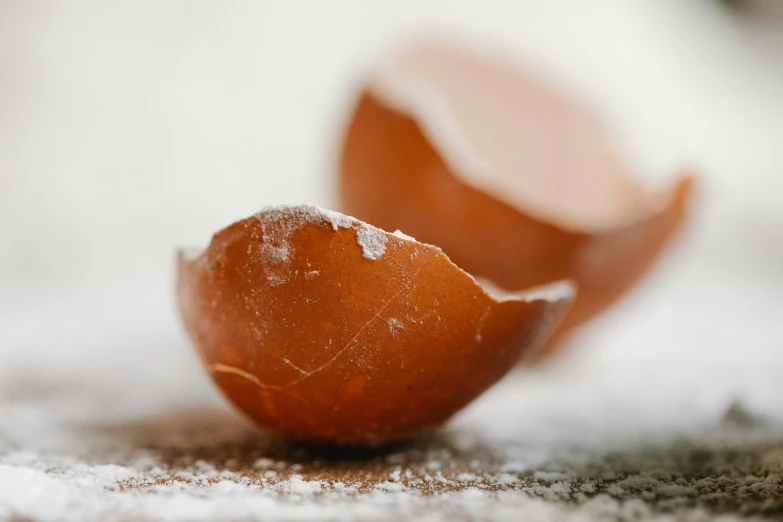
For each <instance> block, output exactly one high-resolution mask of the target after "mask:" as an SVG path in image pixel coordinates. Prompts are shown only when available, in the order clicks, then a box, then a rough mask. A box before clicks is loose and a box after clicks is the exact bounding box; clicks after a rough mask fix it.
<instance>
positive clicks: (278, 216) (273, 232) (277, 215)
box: [255, 205, 357, 286]
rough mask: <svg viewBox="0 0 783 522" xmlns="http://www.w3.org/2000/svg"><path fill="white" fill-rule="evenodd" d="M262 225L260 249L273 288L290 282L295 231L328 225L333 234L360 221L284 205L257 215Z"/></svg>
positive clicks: (318, 210) (314, 208)
mask: <svg viewBox="0 0 783 522" xmlns="http://www.w3.org/2000/svg"><path fill="white" fill-rule="evenodd" d="M255 217H256V219H257V220H258V222H259V223H260V225H261V239H262V240H263V243H262V244H261V246H260V247H259V251H260V252H261V263H263V266H264V272H265V273H266V276H267V280H268V281H269V283H270V284H271V285H272V286H279V285H282V284H285V283H286V282H288V280H289V279H290V277H291V273H290V264H291V256H292V255H293V254H294V251H293V250H294V249H293V247H292V246H291V245H290V243H289V240H290V238H291V234H293V233H294V231H296V230H299V229H300V228H302V227H303V226H305V225H307V224H310V223H325V224H327V225H329V226H331V227H332V230H338V229H339V228H350V227H352V226H353V225H354V224H355V223H357V221H356V220H355V219H353V218H351V217H349V216H346V215H344V214H340V213H339V212H334V211H333V210H327V209H323V208H320V207H316V206H312V205H280V206H277V207H268V208H265V209H264V210H262V211H261V212H259V213H258V214H256V215H255Z"/></svg>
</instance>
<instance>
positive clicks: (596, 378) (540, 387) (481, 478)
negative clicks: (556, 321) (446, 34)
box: [0, 267, 783, 522]
mask: <svg viewBox="0 0 783 522" xmlns="http://www.w3.org/2000/svg"><path fill="white" fill-rule="evenodd" d="M699 270H701V267H699ZM729 287H731V285H730V281H729ZM675 288H678V289H682V288H683V287H682V286H678V285H675ZM711 288H712V282H709V284H707V282H705V287H704V288H701V287H700V288H698V289H697V290H698V291H694V289H693V288H691V292H692V294H688V293H687V292H686V293H685V294H683V295H675V297H679V298H680V301H683V302H687V301H689V296H690V297H691V298H692V297H693V295H701V293H703V292H705V291H709V290H710V289H711ZM720 290H721V293H722V292H724V291H725V290H724V289H723V288H721V289H720ZM46 291H47V293H46V294H43V295H44V297H41V296H40V295H31V296H29V297H24V298H14V299H9V298H6V299H5V300H2V299H0V318H3V328H0V360H2V361H3V364H2V365H0V520H4V519H8V518H12V519H19V520H32V521H35V522H48V521H58V522H59V521H63V522H71V521H74V522H75V521H79V522H91V521H99V520H134V521H140V522H144V521H148V520H158V521H164V522H179V521H186V520H187V521H196V522H201V521H205V522H206V521H223V520H225V521H235V520H253V519H259V518H263V519H264V520H271V521H276V520H314V521H315V520H401V519H403V520H435V521H440V520H443V521H449V522H451V521H454V520H471V519H477V520H487V519H493V520H519V519H523V520H526V521H527V520H532V521H537V520H541V521H549V520H552V521H564V522H575V521H580V522H583V521H584V522H601V521H606V520H608V521H624V522H625V521H639V520H653V521H661V522H664V521H667V522H670V521H671V520H677V521H685V522H703V521H706V520H713V519H722V520H725V521H735V520H737V521H738V520H749V519H752V516H753V515H754V514H758V515H760V516H769V517H776V516H779V513H780V512H781V510H782V509H783V495H781V493H782V491H781V484H783V431H781V429H780V426H781V424H782V423H783V406H781V405H780V401H779V400H778V398H777V397H776V396H775V395H774V394H770V391H771V390H775V389H777V386H778V385H779V378H780V364H778V363H775V361H776V360H777V359H775V357H773V356H772V355H770V357H768V358H767V359H763V360H759V361H757V364H756V363H754V361H756V360H757V359H761V356H760V355H759V354H760V353H762V352H756V355H755V356H754V357H748V358H746V360H745V364H746V365H747V366H743V368H747V367H751V365H754V364H756V365H755V366H752V367H753V368H755V369H754V371H753V372H748V373H747V374H744V373H738V370H737V368H736V364H734V365H733V366H729V364H730V363H736V359H734V358H729V357H728V356H727V357H726V359H725V361H726V365H727V366H726V367H723V368H729V369H730V370H731V371H730V372H728V373H725V372H724V373H721V371H719V369H720V368H721V367H720V366H716V365H714V362H715V361H716V360H717V359H718V358H720V357H721V353H722V352H716V351H715V350H714V346H715V345H716V343H719V342H720V338H719V337H713V338H711V339H709V342H707V341H706V340H705V346H704V349H703V353H704V354H705V355H709V357H704V356H703V355H700V356H699V358H696V359H694V358H691V359H687V357H688V353H690V352H688V350H684V349H682V348H683V347H682V346H676V348H677V351H676V352H674V351H671V352H667V356H666V357H661V356H660V350H661V349H666V348H667V342H666V337H665V335H666V330H662V329H661V328H660V320H659V319H656V314H660V313H661V312H665V313H667V314H671V317H670V319H671V321H672V323H673V324H677V325H679V327H680V328H681V330H677V331H676V335H677V336H680V335H684V334H683V332H686V333H687V334H688V337H687V338H688V339H692V338H697V336H695V333H694V332H695V331H698V332H700V333H701V332H702V330H701V329H699V330H693V329H691V330H688V328H689V324H690V323H691V322H692V321H691V322H688V323H687V324H684V323H682V321H681V319H682V316H683V314H686V315H687V314H688V313H690V312H689V310H690V309H688V310H684V311H683V310H672V309H671V307H670V306H668V302H667V303H662V304H661V307H660V308H658V309H657V312H656V308H655V307H653V308H652V309H650V308H645V310H644V312H645V313H644V314H643V319H644V320H643V321H642V323H641V325H640V326H638V328H641V329H642V332H641V334H642V335H640V337H639V338H640V339H641V340H642V341H644V340H645V339H647V338H650V339H652V338H654V339H655V342H654V343H652V342H651V344H650V349H651V351H652V353H653V355H651V356H650V358H649V359H648V360H645V361H644V363H643V364H641V363H637V362H636V358H638V357H642V356H643V355H642V353H643V352H641V351H637V352H635V355H634V357H627V356H625V357H621V358H620V359H619V360H620V361H621V362H622V363H623V365H622V366H616V367H611V365H612V364H618V363H617V360H618V359H615V362H614V363H612V362H611V359H610V358H607V357H606V356H605V354H604V357H601V358H599V360H598V362H596V363H594V364H590V363H587V362H585V360H582V361H581V364H573V365H570V366H565V367H560V368H558V367H555V368H546V369H541V370H539V371H535V372H533V371H527V372H521V371H520V372H518V373H515V374H513V375H511V376H510V377H509V378H508V379H506V380H505V381H503V382H501V383H499V384H498V385H497V386H496V387H494V388H493V389H492V390H490V391H489V392H488V394H487V395H485V396H483V397H481V398H480V399H479V400H478V401H477V402H476V403H475V404H474V405H472V406H471V407H470V408H469V409H468V410H467V411H465V412H463V413H461V414H460V415H458V417H457V418H456V419H455V420H454V421H453V422H452V423H451V424H450V425H449V427H448V428H446V429H445V430H443V432H442V433H441V434H439V435H436V436H433V437H429V438H428V437H425V438H423V439H421V440H419V441H417V442H416V443H415V444H412V445H408V446H400V447H397V448H395V450H394V452H392V453H384V452H377V453H368V454H364V455H358V456H357V455H348V457H346V458H345V459H343V458H342V457H340V456H339V453H338V454H332V455H330V454H328V453H326V454H324V453H323V452H322V450H319V451H316V452H312V453H310V452H306V451H304V450H303V449H302V448H301V447H298V446H295V445H293V446H290V447H289V446H286V445H282V444H280V443H279V442H275V441H273V440H271V439H270V438H268V437H267V436H265V435H263V434H262V433H259V432H258V431H257V430H255V429H254V428H253V427H251V426H250V425H249V424H248V423H247V422H246V421H244V420H243V419H242V418H241V417H240V416H238V415H236V414H235V413H234V412H232V411H231V410H230V409H229V408H227V407H226V406H225V405H224V403H223V402H222V400H221V399H220V396H219V394H218V393H217V392H216V390H215V389H214V388H213V386H212V385H211V384H210V382H209V380H208V379H207V378H205V377H204V375H203V369H202V368H201V366H200V364H199V362H198V359H197V358H196V357H195V356H194V355H193V353H192V349H191V348H189V347H188V346H186V344H185V341H184V340H183V339H182V337H181V334H180V332H179V331H178V330H177V329H176V326H175V325H176V322H175V321H176V319H175V318H174V317H173V316H172V315H171V310H170V309H169V307H168V303H167V302H166V301H165V300H160V302H158V301H155V300H152V302H151V301H150V299H149V293H148V292H144V291H140V290H139V289H136V288H132V289H128V288H125V289H115V290H114V291H112V292H106V290H105V289H100V290H95V292H94V293H91V292H90V291H86V290H85V289H84V288H82V287H79V288H76V289H74V291H73V293H72V294H67V295H63V297H62V298H58V297H56V296H55V297H52V296H51V295H49V294H48V292H51V290H49V289H47V290H46ZM7 295H10V294H5V295H4V296H7ZM773 297H774V299H772V298H773ZM759 299H760V300H761V303H759V307H760V309H761V310H777V309H779V307H775V306H773V305H774V304H775V303H779V296H778V295H777V294H775V295H774V296H773V295H772V294H770V299H772V300H771V301H764V299H763V296H762V297H760V298H759ZM749 302H750V303H751V304H753V303H754V302H753V301H751V300H744V301H743V302H742V303H741V307H738V308H737V310H736V311H737V314H738V316H739V317H741V314H742V311H743V310H744V309H745V307H747V306H748V303H749ZM716 303H717V304H721V305H725V303H726V301H725V300H723V301H720V300H717V299H715V300H712V299H710V300H706V301H703V302H702V306H703V307H705V308H707V311H708V312H714V311H715V310H714V309H711V308H710V307H711V306H715V305H716ZM754 306H755V305H754ZM698 311H701V310H698ZM752 311H753V312H754V313H753V314H750V313H748V315H747V317H745V321H746V322H747V321H751V320H753V319H755V318H756V316H757V315H758V310H752ZM42 313H43V314H45V315H46V317H47V318H48V319H47V323H46V328H40V317H41V314H42ZM715 315H716V314H715V313H708V314H705V317H704V320H705V324H708V325H713V324H714V317H715ZM667 317H668V316H667ZM752 324H754V325H755V327H754V328H745V329H743V331H742V335H743V338H745V337H746V336H748V335H755V333H756V332H757V331H758V330H759V329H761V328H763V325H762V324H761V323H758V324H756V323H752ZM140 325H142V326H140ZM774 326H775V325H771V326H770V328H769V329H768V330H765V331H764V336H763V339H762V338H755V341H754V342H748V348H747V350H750V351H752V350H753V347H754V346H755V345H756V344H757V342H758V343H759V344H761V343H762V341H763V340H769V339H772V340H780V337H777V338H775V337H774V335H776V334H777V335H779V329H777V328H775V327H774ZM645 328H647V330H645ZM703 332H707V333H705V334H704V335H708V334H709V332H711V330H709V329H705V330H703ZM613 334H614V337H613V336H609V338H608V341H607V338H603V339H602V343H603V342H612V340H613V339H614V338H615V337H616V336H617V335H620V334H618V333H617V330H613ZM673 335H674V334H673ZM662 336H663V338H662ZM698 338H699V339H701V337H698ZM626 341H627V340H626ZM620 344H621V346H620V347H618V353H624V352H620V350H619V348H627V347H628V346H629V344H630V343H628V342H622V343H620ZM778 344H779V343H777V344H775V346H777V345H778ZM63 346H66V347H67V350H64V349H60V348H61V347H63ZM107 347H108V348H111V350H108V349H107ZM593 348H596V347H595V346H594V347H593ZM597 348H601V346H598V347H597ZM691 349H692V350H699V349H701V348H700V345H695V346H693V347H691ZM655 350H658V351H655ZM672 350H673V349H672ZM672 353H676V354H677V356H676V357H674V356H670V354H672ZM770 353H771V354H772V353H773V352H772V351H770ZM776 355H777V354H776V353H775V356H776ZM681 358H682V359H683V361H681V360H680V359H681ZM694 361H698V362H700V365H697V364H694ZM607 365H609V366H610V367H607ZM693 367H698V370H699V371H698V372H697V373H695V374H694V373H693ZM128 368H133V369H134V371H128ZM702 370H703V371H702ZM739 371H740V372H741V371H743V370H742V369H740V370H739ZM713 373H714V374H716V375H718V376H719V377H717V378H712V377H710V375H712V374H713ZM694 376H697V378H694ZM726 377H731V378H730V379H727V378H726ZM737 382H744V383H745V384H744V386H746V388H744V390H745V392H746V396H750V397H751V399H752V400H753V401H754V402H753V403H752V404H753V405H754V406H755V408H758V407H759V405H763V406H764V407H763V408H761V410H760V411H762V412H764V415H765V417H768V418H769V419H768V421H767V422H768V424H766V423H764V422H760V421H758V419H757V418H756V415H753V414H747V413H743V414H742V415H738V414H737V413H736V410H737V408H736V407H733V408H732V409H731V411H732V413H731V415H727V416H726V419H724V418H723V411H725V410H726V407H727V406H728V405H729V404H730V403H731V400H729V399H727V397H729V398H730V399H733V397H732V396H730V395H729V394H728V392H730V393H731V394H732V395H733V394H734V393H735V392H736V389H737ZM705 387H706V388H705ZM699 390H707V391H708V393H704V394H702V395H699V393H696V392H697V391H699ZM727 390H728V392H727ZM634 392H637V393H636V395H634V396H633V397H630V396H629V394H631V393H634ZM721 396H722V398H721ZM694 397H708V398H709V399H710V400H711V401H712V402H709V403H707V405H706V406H705V405H704V403H700V402H694V400H693V399H694ZM713 399H714V400H713ZM764 401H766V402H764ZM749 411H754V412H755V411H756V409H751V410H749ZM738 419H739V420H738ZM723 513H725V514H724V515H722V518H717V515H718V514H723Z"/></svg>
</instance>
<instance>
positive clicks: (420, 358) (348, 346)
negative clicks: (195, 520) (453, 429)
mask: <svg viewBox="0 0 783 522" xmlns="http://www.w3.org/2000/svg"><path fill="white" fill-rule="evenodd" d="M177 284H178V299H179V305H180V310H181V314H182V318H183V321H184V324H185V327H186V329H187V331H188V334H189V336H190V337H191V339H192V341H193V342H194V344H195V347H196V349H197V350H198V352H199V354H200V356H201V358H202V360H203V363H204V365H205V366H206V368H207V369H208V370H209V372H210V373H211V375H212V378H213V379H214V380H215V382H216V383H217V385H218V386H219V388H220V389H221V390H222V392H223V393H224V394H225V395H226V397H227V398H228V399H229V400H230V401H231V402H233V403H234V404H235V405H236V406H237V407H238V408H239V409H240V410H242V411H243V412H245V413H246V414H247V415H248V416H249V417H251V418H252V419H254V420H255V421H256V422H258V423H259V424H260V425H261V426H263V427H265V428H268V429H270V430H272V431H273V432H275V433H277V434H279V435H282V436H285V437H290V438H294V439H299V440H303V441H308V442H318V443H336V444H378V443H383V442H388V441H392V440H398V439H403V438H407V437H411V436H413V435H416V434H418V433H422V432H426V431H428V430H431V429H432V428H434V427H436V426H438V425H440V424H442V423H443V422H445V421H446V420H447V419H448V418H449V417H450V416H452V415H453V414H454V413H455V412H456V411H458V410H459V409H460V408H462V407H463V406H465V405H466V404H468V403H469V402H470V401H471V400H473V399H474V398H476V397H477V396H478V395H479V394H480V393H481V392H483V391H484V390H485V389H487V388H488V387H489V386H491V385H492V384H494V383H495V382H496V381H497V380H498V379H500V378H501V377H502V376H503V375H504V374H505V373H506V372H507V371H508V370H509V369H510V368H511V367H513V365H514V364H515V363H516V361H517V360H518V359H519V358H520V357H521V356H523V355H524V354H525V353H526V352H528V351H531V350H534V349H535V348H536V347H537V346H540V344H541V341H543V339H544V337H545V336H546V335H547V334H548V333H549V332H550V331H551V330H552V328H553V327H554V326H555V325H556V324H557V323H558V322H559V321H560V319H561V317H562V316H563V314H564V313H565V310H566V308H567V306H568V304H569V303H570V300H571V298H570V295H571V290H570V289H571V287H570V286H569V285H568V284H567V283H562V284H559V285H555V286H554V287H551V288H550V289H549V290H547V289H544V290H540V291H537V292H534V293H519V294H510V295H507V296H505V297H504V298H503V299H500V300H497V299H495V298H493V297H490V295H488V294H487V293H485V292H484V291H483V290H482V288H481V287H480V286H478V284H476V282H475V281H474V280H473V279H472V278H471V277H470V276H468V275H467V274H466V273H465V272H463V271H462V270H460V269H459V268H457V267H456V266H455V265H454V264H452V263H451V262H450V261H449V260H448V258H447V257H446V256H445V255H444V254H443V253H442V252H441V251H440V250H439V249H437V248H435V247H432V246H429V245H424V244H421V243H418V242H416V241H413V240H410V239H406V238H404V237H402V236H400V235H395V234H390V233H386V232H383V231H381V230H379V229H376V228H374V227H371V226H369V225H366V224H364V223H361V222H359V221H356V220H353V219H352V218H348V217H347V216H342V215H340V214H337V213H332V212H329V211H323V210H320V209H317V208H316V207H304V206H302V207H281V208H277V209H270V210H267V211H264V212H261V213H259V214H258V215H256V216H254V217H251V218H248V219H245V220H242V221H239V222H237V223H235V224H233V225H231V226H229V227H228V228H226V229H224V230H222V231H220V232H218V233H217V234H216V235H215V236H214V238H213V240H212V242H211V244H210V245H209V247H208V248H207V249H206V250H205V251H204V252H203V253H201V254H199V255H196V256H193V255H188V254H186V253H184V252H181V253H180V255H179V275H178V283H177Z"/></svg>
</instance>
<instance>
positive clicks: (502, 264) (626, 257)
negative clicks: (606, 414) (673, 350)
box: [340, 91, 693, 336]
mask: <svg viewBox="0 0 783 522" xmlns="http://www.w3.org/2000/svg"><path fill="white" fill-rule="evenodd" d="M340 173H341V177H340V197H341V205H342V207H341V208H342V210H343V211H344V212H346V213H349V214H351V215H354V216H356V217H358V218H359V219H362V220H367V221H369V222H372V223H374V224H376V225H377V226H379V227H382V228H386V229H391V230H393V229H400V230H403V231H404V232H406V233H407V234H411V235H412V236H414V237H416V239H418V240H420V241H424V242H427V243H431V244H434V245H437V246H438V247H440V248H442V249H443V251H444V252H445V253H446V254H447V255H448V256H449V257H450V258H451V259H452V260H453V261H454V262H455V263H456V264H457V265H459V266H460V267H462V268H464V269H465V270H466V271H468V272H470V273H471V274H474V275H476V276H480V277H485V278H488V279H490V280H492V281H494V282H496V283H497V284H498V285H500V286H502V287H504V288H508V289H520V288H529V287H531V286H535V285H540V284H544V283H547V282H550V281H554V280H558V279H563V278H570V279H572V280H574V281H575V282H576V283H577V286H578V288H579V295H578V297H577V299H576V302H575V303H574V306H573V308H572V310H571V311H570V312H569V314H568V316H567V317H566V318H565V320H564V321H563V323H562V325H561V327H560V329H559V331H558V336H559V335H562V334H565V333H567V332H568V331H570V330H571V329H573V328H574V327H577V326H578V325H580V324H581V323H583V322H584V321H587V320H588V319H590V318H592V317H593V316H595V315H596V314H597V313H599V312H600V311H602V310H603V309H605V308H606V307H607V306H609V305H610V304H611V303H612V302H614V301H615V300H616V299H617V298H618V297H620V296H621V295H622V294H623V293H625V292H626V291H627V290H628V289H629V288H630V287H631V286H633V285H634V283H636V282H637V280H638V279H639V278H640V277H641V276H642V275H643V274H644V273H645V271H646V270H647V269H648V268H649V267H650V265H651V264H652V263H653V262H654V261H655V260H656V258H657V257H658V256H659V254H660V253H661V251H662V250H663V249H664V247H665V246H666V244H667V243H668V242H669V240H670V239H671V237H672V235H673V234H674V233H675V232H676V231H677V230H678V229H679V227H680V225H681V224H682V221H683V218H684V217H685V214H686V211H687V209H688V204H689V202H690V199H691V198H690V197H691V192H692V187H693V181H692V179H690V178H687V177H686V178H683V179H682V180H681V181H680V182H679V184H678V185H677V187H676V189H675V190H674V193H673V196H672V197H671V199H670V200H669V202H668V204H667V206H666V208H664V209H662V211H661V212H660V213H658V214H656V215H653V216H651V217H649V219H646V220H642V221H640V222H638V223H636V224H633V225H629V226H626V227H620V228H618V229H617V230H616V231H613V232H604V233H600V234H593V233H587V232H585V233H582V232H572V231H567V230H563V229H561V228H558V227H557V226H554V225H550V224H548V223H545V222H542V221H539V220H537V219H535V218H533V217H531V216H530V215H528V214H527V213H525V212H523V211H520V210H519V209H516V208H513V207H511V206H509V205H507V204H505V203H503V202H501V201H499V200H497V199H495V198H493V197H491V196H489V195H487V194H484V193H482V192H480V191H478V190H476V189H474V188H472V187H471V186H469V185H467V184H466V183H464V182H462V181H461V180H460V178H459V177H458V176H456V175H455V174H454V172H453V171H452V170H451V168H450V167H449V166H448V165H447V163H446V162H445V161H444V159H443V158H442V157H441V156H440V155H439V153H438V152H437V151H436V150H435V148H434V147H433V145H432V144H431V143H430V142H429V141H428V139H427V138H426V136H425V135H424V133H423V132H422V129H421V128H420V126H419V125H418V123H417V121H415V120H414V119H413V118H412V117H410V116H408V115H406V114H403V113H401V112H398V111H396V110H394V109H392V108H390V107H388V106H386V105H385V104H384V103H383V102H382V101H381V100H380V99H379V98H378V97H376V96H374V95H373V94H372V93H371V92H370V91H367V92H365V93H364V94H363V95H362V96H361V99H360V100H359V102H358V105H357V106H356V108H355V111H354V114H353V116H352V119H351V122H350V124H349V126H348V131H347V135H346V137H345V141H344V145H343V149H342V159H341V163H340Z"/></svg>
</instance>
